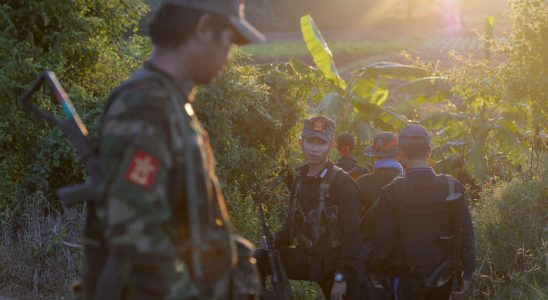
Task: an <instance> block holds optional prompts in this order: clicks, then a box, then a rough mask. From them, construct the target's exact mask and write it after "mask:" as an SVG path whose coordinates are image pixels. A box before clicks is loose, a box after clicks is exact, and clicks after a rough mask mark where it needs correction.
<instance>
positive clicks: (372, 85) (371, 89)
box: [350, 77, 388, 106]
mask: <svg viewBox="0 0 548 300" xmlns="http://www.w3.org/2000/svg"><path fill="white" fill-rule="evenodd" d="M350 90H351V92H352V94H354V95H357V96H359V98H361V99H356V97H353V98H352V99H355V100H357V101H359V102H364V101H365V102H366V103H373V104H376V105H378V106H382V104H383V103H384V102H385V101H386V99H388V89H387V88H386V87H385V86H384V82H383V81H382V80H376V79H372V78H366V77H360V78H358V79H357V80H355V81H354V82H353V83H352V86H351V88H350Z"/></svg>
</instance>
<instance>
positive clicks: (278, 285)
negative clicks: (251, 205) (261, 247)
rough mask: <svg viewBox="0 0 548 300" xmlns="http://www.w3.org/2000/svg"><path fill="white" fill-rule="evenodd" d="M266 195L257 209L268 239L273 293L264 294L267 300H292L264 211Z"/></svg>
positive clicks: (264, 233)
mask: <svg viewBox="0 0 548 300" xmlns="http://www.w3.org/2000/svg"><path fill="white" fill-rule="evenodd" d="M280 178H281V176H278V177H277V178H276V179H275V180H274V185H269V186H271V187H275V186H277V185H278V184H279V183H281V182H283V181H281V180H278V179H280ZM265 197H266V193H263V194H262V195H261V196H260V197H258V199H257V200H256V203H257V207H258V209H259V218H260V220H261V225H262V230H263V235H264V236H265V238H266V249H265V250H266V252H267V255H268V264H269V266H270V270H271V276H270V282H271V283H272V287H273V289H272V291H270V290H267V289H265V288H263V291H262V294H263V296H264V297H265V298H266V299H281V300H292V299H293V294H292V291H291V284H290V283H289V279H288V278H287V273H286V272H285V268H284V265H283V263H282V259H281V257H280V253H279V252H278V250H277V249H276V245H275V241H274V235H273V233H272V230H271V228H270V224H268V221H267V219H266V213H265V209H264V199H265Z"/></svg>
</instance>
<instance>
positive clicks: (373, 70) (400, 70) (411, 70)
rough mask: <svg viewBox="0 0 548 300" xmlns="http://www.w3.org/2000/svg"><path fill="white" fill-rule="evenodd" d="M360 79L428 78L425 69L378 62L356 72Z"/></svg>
mask: <svg viewBox="0 0 548 300" xmlns="http://www.w3.org/2000/svg"><path fill="white" fill-rule="evenodd" d="M355 76H358V77H378V76H384V77H392V78H421V77H426V76H428V71H427V70H426V69H425V68H420V67H416V66H412V65H404V64H400V63H396V62H377V63H372V64H369V65H367V66H366V67H365V68H362V69H360V70H359V71H357V72H355Z"/></svg>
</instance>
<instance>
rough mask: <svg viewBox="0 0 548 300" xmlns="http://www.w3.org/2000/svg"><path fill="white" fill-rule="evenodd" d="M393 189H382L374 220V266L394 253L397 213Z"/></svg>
mask: <svg viewBox="0 0 548 300" xmlns="http://www.w3.org/2000/svg"><path fill="white" fill-rule="evenodd" d="M391 191H392V189H391V188H390V187H389V186H388V187H385V188H383V189H382V191H381V195H380V200H379V206H378V209H377V211H376V214H375V220H374V224H375V227H374V242H373V243H374V250H373V255H372V262H371V263H372V264H373V265H378V264H381V263H382V262H383V260H385V259H386V258H387V257H389V256H390V254H391V253H392V252H393V251H394V246H395V244H396V236H397V230H398V227H397V220H396V212H395V210H394V208H393V207H392V201H391V199H392V198H393V197H392V196H393V195H392V193H391Z"/></svg>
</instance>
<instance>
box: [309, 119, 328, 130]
mask: <svg viewBox="0 0 548 300" xmlns="http://www.w3.org/2000/svg"><path fill="white" fill-rule="evenodd" d="M325 125H326V124H325V120H324V119H315V120H314V121H312V130H314V131H320V132H324V131H325V127H326V126H325Z"/></svg>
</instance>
